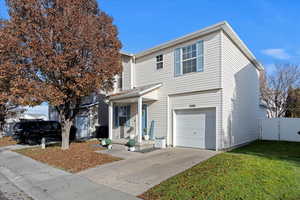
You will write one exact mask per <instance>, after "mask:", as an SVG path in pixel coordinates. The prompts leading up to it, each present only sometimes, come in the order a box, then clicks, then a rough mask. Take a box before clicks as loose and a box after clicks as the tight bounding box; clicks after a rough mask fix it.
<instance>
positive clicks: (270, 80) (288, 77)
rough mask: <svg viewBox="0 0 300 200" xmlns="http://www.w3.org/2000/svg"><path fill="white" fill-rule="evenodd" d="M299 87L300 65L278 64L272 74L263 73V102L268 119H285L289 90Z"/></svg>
mask: <svg viewBox="0 0 300 200" xmlns="http://www.w3.org/2000/svg"><path fill="white" fill-rule="evenodd" d="M299 86H300V67H299V65H292V64H277V65H275V70H274V71H273V72H272V73H268V74H267V73H266V72H265V73H263V74H262V75H261V78H260V91H261V100H262V102H263V103H264V104H266V106H267V114H268V117H270V118H276V117H284V116H285V113H286V111H287V109H288V94H289V88H291V87H293V88H297V87H299Z"/></svg>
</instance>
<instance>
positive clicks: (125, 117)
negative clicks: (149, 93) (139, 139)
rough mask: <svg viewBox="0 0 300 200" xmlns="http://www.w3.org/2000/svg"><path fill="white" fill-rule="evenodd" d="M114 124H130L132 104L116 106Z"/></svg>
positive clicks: (117, 125)
mask: <svg viewBox="0 0 300 200" xmlns="http://www.w3.org/2000/svg"><path fill="white" fill-rule="evenodd" d="M114 125H115V127H116V128H117V127H119V126H130V105H125V106H115V107H114Z"/></svg>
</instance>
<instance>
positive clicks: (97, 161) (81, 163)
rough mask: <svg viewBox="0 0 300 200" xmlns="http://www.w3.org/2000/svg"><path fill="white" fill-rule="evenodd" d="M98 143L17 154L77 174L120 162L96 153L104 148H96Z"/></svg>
mask: <svg viewBox="0 0 300 200" xmlns="http://www.w3.org/2000/svg"><path fill="white" fill-rule="evenodd" d="M96 144H99V142H98V141H87V142H79V143H71V145H70V149H68V150H64V151H63V150H61V147H60V146H59V145H56V146H51V147H47V148H46V149H41V148H40V147H36V148H28V149H21V150H16V151H15V152H17V153H20V154H23V155H25V156H28V157H30V158H32V159H34V160H37V161H40V162H44V163H47V164H49V165H51V166H54V167H57V168H60V169H64V170H66V171H69V172H72V173H75V172H79V171H82V170H84V169H88V168H91V167H95V166H97V165H101V164H105V163H109V162H113V161H117V160H120V158H116V157H113V156H110V155H108V154H101V153H97V152H95V151H97V150H101V149H102V147H98V146H96Z"/></svg>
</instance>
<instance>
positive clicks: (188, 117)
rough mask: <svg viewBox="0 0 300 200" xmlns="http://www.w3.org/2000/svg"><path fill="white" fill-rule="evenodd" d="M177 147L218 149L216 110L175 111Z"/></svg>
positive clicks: (174, 132)
mask: <svg viewBox="0 0 300 200" xmlns="http://www.w3.org/2000/svg"><path fill="white" fill-rule="evenodd" d="M173 128H174V131H173V134H174V140H175V141H174V142H175V146H182V147H192V148H201V149H215V148H216V110H215V109H214V108H208V109H180V110H175V111H174V126H173Z"/></svg>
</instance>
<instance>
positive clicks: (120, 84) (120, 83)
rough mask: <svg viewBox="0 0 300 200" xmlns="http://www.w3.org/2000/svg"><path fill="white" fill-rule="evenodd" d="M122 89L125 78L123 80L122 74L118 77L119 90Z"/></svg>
mask: <svg viewBox="0 0 300 200" xmlns="http://www.w3.org/2000/svg"><path fill="white" fill-rule="evenodd" d="M122 87H123V78H122V73H120V74H119V76H118V88H119V89H122Z"/></svg>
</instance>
